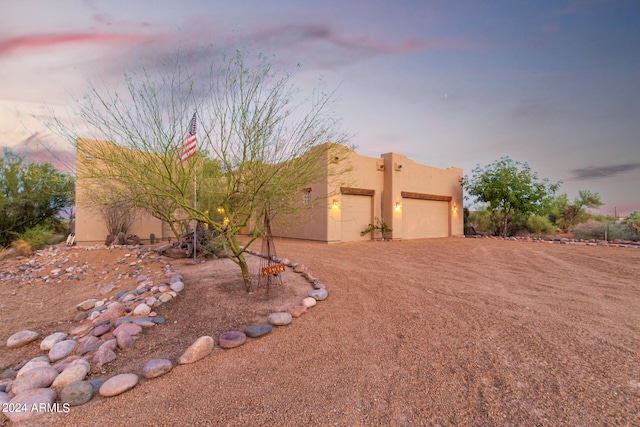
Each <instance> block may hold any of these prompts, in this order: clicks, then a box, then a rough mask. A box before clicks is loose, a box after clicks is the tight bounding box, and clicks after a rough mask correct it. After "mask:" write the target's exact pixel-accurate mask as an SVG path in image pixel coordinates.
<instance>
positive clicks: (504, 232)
mask: <svg viewBox="0 0 640 427" xmlns="http://www.w3.org/2000/svg"><path fill="white" fill-rule="evenodd" d="M508 222H509V213H508V212H507V211H505V212H504V219H503V220H502V235H503V237H504V238H506V237H507V224H508Z"/></svg>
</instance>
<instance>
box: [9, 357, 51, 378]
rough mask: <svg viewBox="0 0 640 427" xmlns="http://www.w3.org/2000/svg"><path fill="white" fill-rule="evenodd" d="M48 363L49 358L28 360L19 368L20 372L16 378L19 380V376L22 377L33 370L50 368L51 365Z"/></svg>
mask: <svg viewBox="0 0 640 427" xmlns="http://www.w3.org/2000/svg"><path fill="white" fill-rule="evenodd" d="M49 362H50V360H49V356H38V357H34V358H33V359H31V360H29V361H28V362H27V363H26V364H25V365H24V366H23V367H22V368H20V370H19V371H18V373H17V374H16V378H20V377H21V376H23V375H24V374H26V373H27V372H29V371H30V370H32V369H34V368H42V367H46V366H51V363H49Z"/></svg>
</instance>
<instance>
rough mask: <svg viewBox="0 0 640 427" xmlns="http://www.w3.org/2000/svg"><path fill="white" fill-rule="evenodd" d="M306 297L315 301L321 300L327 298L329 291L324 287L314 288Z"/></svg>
mask: <svg viewBox="0 0 640 427" xmlns="http://www.w3.org/2000/svg"><path fill="white" fill-rule="evenodd" d="M307 296H308V297H311V298H314V299H315V300H317V301H322V300H325V299H327V297H328V296H329V292H327V290H326V289H316V290H315V291H311V292H309V293H308V294H307Z"/></svg>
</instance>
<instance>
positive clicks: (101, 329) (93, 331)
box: [89, 323, 111, 337]
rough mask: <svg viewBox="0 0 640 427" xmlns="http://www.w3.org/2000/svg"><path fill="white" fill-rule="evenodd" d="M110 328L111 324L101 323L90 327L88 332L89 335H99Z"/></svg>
mask: <svg viewBox="0 0 640 427" xmlns="http://www.w3.org/2000/svg"><path fill="white" fill-rule="evenodd" d="M110 330H111V325H109V324H108V323H106V324H105V323H103V324H101V325H98V326H95V327H94V328H93V329H91V331H90V332H89V335H93V336H94V337H99V336H101V335H104V334H106V333H107V332H109V331H110Z"/></svg>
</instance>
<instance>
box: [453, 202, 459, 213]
mask: <svg viewBox="0 0 640 427" xmlns="http://www.w3.org/2000/svg"><path fill="white" fill-rule="evenodd" d="M451 211H452V212H453V213H454V214H455V213H458V205H457V204H455V203H454V204H453V206H451Z"/></svg>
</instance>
